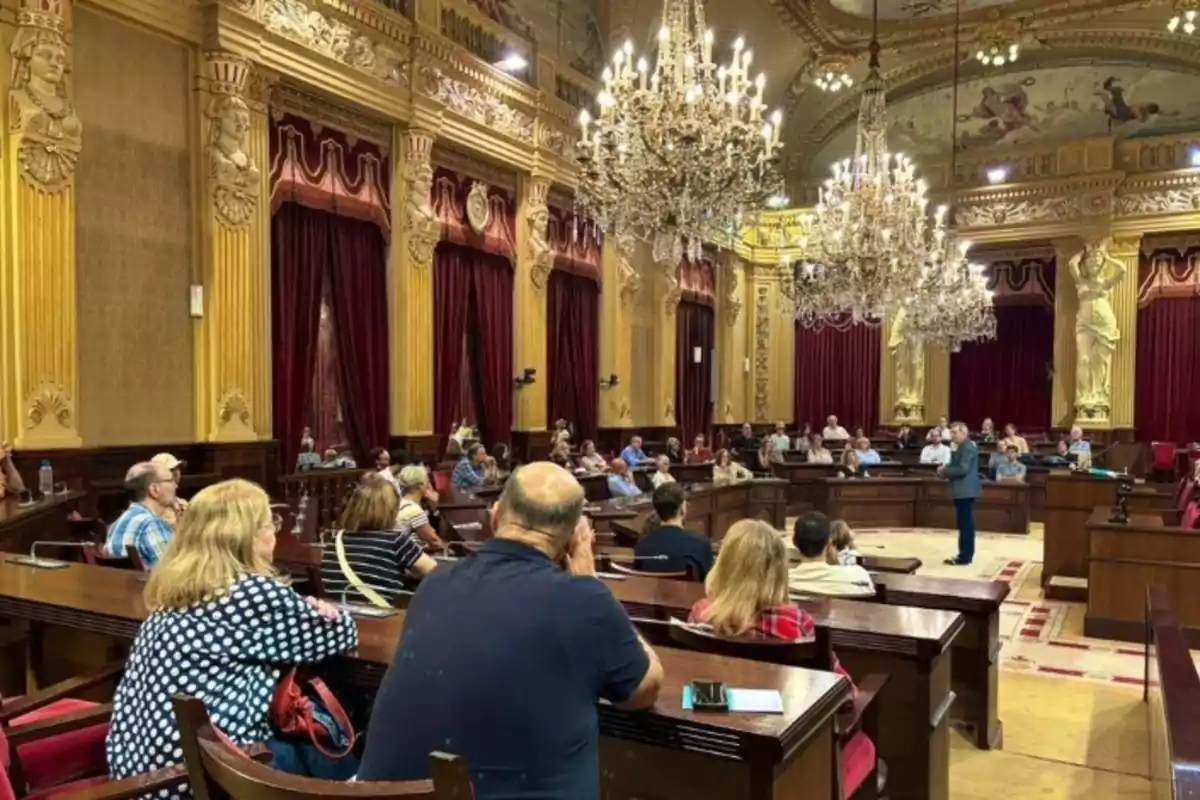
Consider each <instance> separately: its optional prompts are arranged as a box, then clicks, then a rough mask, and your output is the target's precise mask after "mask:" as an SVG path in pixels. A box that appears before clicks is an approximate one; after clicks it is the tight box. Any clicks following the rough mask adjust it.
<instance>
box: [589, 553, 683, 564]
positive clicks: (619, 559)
mask: <svg viewBox="0 0 1200 800" xmlns="http://www.w3.org/2000/svg"><path fill="white" fill-rule="evenodd" d="M670 558H671V557H670V556H668V555H657V556H627V555H624V554H621V553H617V554H616V555H608V554H607V553H600V554H599V555H597V556H596V560H597V561H600V560H605V561H609V562H613V563H616V564H621V563H624V562H627V561H667V560H668V559H670Z"/></svg>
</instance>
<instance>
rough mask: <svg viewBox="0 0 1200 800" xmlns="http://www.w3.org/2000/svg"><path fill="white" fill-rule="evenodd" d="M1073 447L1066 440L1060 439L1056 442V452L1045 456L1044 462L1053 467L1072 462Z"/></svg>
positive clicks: (1063, 465)
mask: <svg viewBox="0 0 1200 800" xmlns="http://www.w3.org/2000/svg"><path fill="white" fill-rule="evenodd" d="M1070 455H1071V448H1070V445H1068V444H1067V442H1066V440H1064V439H1059V440H1058V441H1057V442H1055V444H1054V452H1053V453H1052V454H1051V455H1048V456H1043V457H1042V463H1043V464H1045V465H1047V466H1051V467H1065V466H1066V465H1068V464H1070V463H1071V458H1070Z"/></svg>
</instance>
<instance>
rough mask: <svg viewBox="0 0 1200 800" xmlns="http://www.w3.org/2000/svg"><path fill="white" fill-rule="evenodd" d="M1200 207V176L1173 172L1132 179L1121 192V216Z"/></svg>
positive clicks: (1118, 204) (1118, 201) (1118, 209)
mask: <svg viewBox="0 0 1200 800" xmlns="http://www.w3.org/2000/svg"><path fill="white" fill-rule="evenodd" d="M1192 211H1200V176H1197V175H1195V174H1190V175H1173V176H1169V177H1165V178H1161V179H1159V180H1154V181H1136V182H1135V181H1131V182H1130V183H1129V184H1128V185H1127V186H1123V187H1121V191H1120V192H1119V193H1118V194H1117V197H1116V203H1115V207H1114V213H1115V214H1116V216H1118V217H1142V216H1149V215H1152V214H1175V213H1186V212H1192Z"/></svg>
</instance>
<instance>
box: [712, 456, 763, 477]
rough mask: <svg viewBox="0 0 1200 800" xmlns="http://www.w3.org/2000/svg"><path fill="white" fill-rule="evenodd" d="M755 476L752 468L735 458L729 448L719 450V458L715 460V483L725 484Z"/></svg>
mask: <svg viewBox="0 0 1200 800" xmlns="http://www.w3.org/2000/svg"><path fill="white" fill-rule="evenodd" d="M753 477H754V475H752V474H751V473H750V470H748V469H746V468H745V467H743V466H742V465H741V464H739V463H737V462H736V461H734V460H733V456H731V455H730V454H729V451H728V450H724V449H722V450H718V451H717V460H716V461H715V462H713V478H712V479H713V483H715V484H717V485H718V486H723V485H725V484H729V483H741V482H742V481H748V480H750V479H751V478H753Z"/></svg>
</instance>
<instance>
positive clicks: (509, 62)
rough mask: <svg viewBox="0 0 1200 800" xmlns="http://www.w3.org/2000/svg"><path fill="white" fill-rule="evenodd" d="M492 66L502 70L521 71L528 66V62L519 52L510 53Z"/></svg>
mask: <svg viewBox="0 0 1200 800" xmlns="http://www.w3.org/2000/svg"><path fill="white" fill-rule="evenodd" d="M492 66H494V67H495V68H496V69H498V70H501V71H502V72H522V71H523V70H524V69H525V68H526V67H528V66H529V62H528V61H526V60H525V57H524V56H522V55H521V54H520V53H510V54H508V55H506V56H505V57H504V58H502V59H500V60H499V61H497V62H496V63H495V64H493V65H492Z"/></svg>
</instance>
